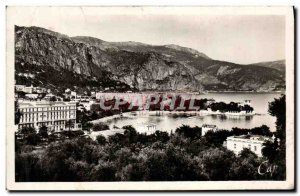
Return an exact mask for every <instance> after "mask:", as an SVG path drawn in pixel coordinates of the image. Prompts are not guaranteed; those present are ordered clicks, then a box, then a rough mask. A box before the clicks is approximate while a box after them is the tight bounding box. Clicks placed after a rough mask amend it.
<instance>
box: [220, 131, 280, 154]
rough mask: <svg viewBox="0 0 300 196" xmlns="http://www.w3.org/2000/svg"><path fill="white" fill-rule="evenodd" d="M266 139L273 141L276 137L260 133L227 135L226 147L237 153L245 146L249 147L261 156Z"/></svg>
mask: <svg viewBox="0 0 300 196" xmlns="http://www.w3.org/2000/svg"><path fill="white" fill-rule="evenodd" d="M266 141H272V142H273V141H274V139H272V138H270V137H264V136H260V135H241V136H230V137H227V140H226V147H227V149H228V150H232V151H233V152H234V153H235V154H239V153H240V152H241V151H242V150H243V149H244V148H248V149H250V150H251V151H252V152H254V153H255V154H256V155H257V156H259V157H261V156H262V153H261V150H262V148H263V144H264V143H265V142H266Z"/></svg>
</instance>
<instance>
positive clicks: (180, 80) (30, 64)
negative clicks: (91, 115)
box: [15, 26, 285, 92]
mask: <svg viewBox="0 0 300 196" xmlns="http://www.w3.org/2000/svg"><path fill="white" fill-rule="evenodd" d="M220 47H221V46H220ZM283 63H284V62H283ZM272 64H274V63H273V62H269V63H265V64H262V65H260V64H252V65H247V66H245V65H239V64H235V63H230V62H224V61H217V60H213V59H211V58H209V57H208V56H206V55H205V54H203V53H201V52H199V51H197V50H194V49H191V48H186V47H182V46H177V45H163V46H154V45H149V44H144V43H139V42H131V41H130V42H107V41H104V40H101V39H98V38H93V37H85V36H77V37H69V36H67V35H63V34H60V33H57V32H53V31H50V30H47V29H43V28H40V27H19V26H15V68H16V82H17V83H30V82H31V83H36V84H40V85H46V86H53V87H57V88H59V87H72V86H82V87H84V86H98V87H100V88H105V87H109V88H110V89H115V90H118V91H119V90H120V91H121V90H128V89H133V90H137V91H145V90H158V91H196V92H199V91H200V92H201V91H204V90H215V91H228V90H231V91H273V90H283V89H284V88H285V73H284V71H282V70H280V69H276V67H274V66H272ZM268 65H269V66H268ZM24 72H26V73H32V74H34V78H30V79H28V78H24V77H23V76H22V77H21V76H19V75H18V73H24ZM48 73H51V74H52V75H49V74H48Z"/></svg>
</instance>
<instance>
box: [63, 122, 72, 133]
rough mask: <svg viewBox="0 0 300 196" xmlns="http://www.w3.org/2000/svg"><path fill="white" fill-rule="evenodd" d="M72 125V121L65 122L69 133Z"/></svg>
mask: <svg viewBox="0 0 300 196" xmlns="http://www.w3.org/2000/svg"><path fill="white" fill-rule="evenodd" d="M73 125H74V122H73V120H68V121H66V125H65V126H66V127H68V128H69V132H70V131H71V127H72V126H73Z"/></svg>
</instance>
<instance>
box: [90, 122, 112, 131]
mask: <svg viewBox="0 0 300 196" xmlns="http://www.w3.org/2000/svg"><path fill="white" fill-rule="evenodd" d="M107 129H109V126H108V125H107V124H104V123H97V124H94V125H93V131H103V130H107Z"/></svg>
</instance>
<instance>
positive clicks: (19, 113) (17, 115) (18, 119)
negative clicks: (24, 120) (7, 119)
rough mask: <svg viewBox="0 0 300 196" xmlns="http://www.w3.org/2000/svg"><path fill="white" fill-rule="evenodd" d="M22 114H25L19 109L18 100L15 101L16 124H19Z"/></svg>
mask: <svg viewBox="0 0 300 196" xmlns="http://www.w3.org/2000/svg"><path fill="white" fill-rule="evenodd" d="M22 115H23V114H22V113H21V112H20V109H19V104H18V102H17V101H15V125H17V124H19V122H20V119H21V116H22Z"/></svg>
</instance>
